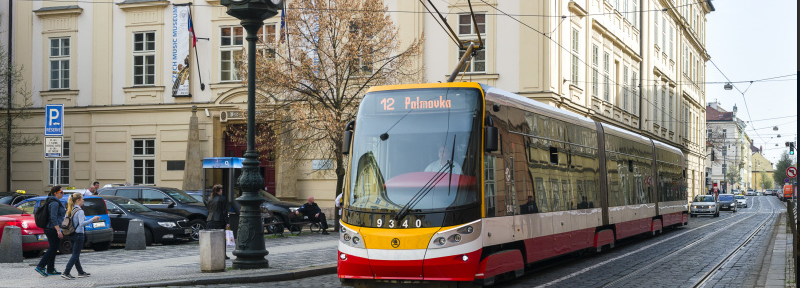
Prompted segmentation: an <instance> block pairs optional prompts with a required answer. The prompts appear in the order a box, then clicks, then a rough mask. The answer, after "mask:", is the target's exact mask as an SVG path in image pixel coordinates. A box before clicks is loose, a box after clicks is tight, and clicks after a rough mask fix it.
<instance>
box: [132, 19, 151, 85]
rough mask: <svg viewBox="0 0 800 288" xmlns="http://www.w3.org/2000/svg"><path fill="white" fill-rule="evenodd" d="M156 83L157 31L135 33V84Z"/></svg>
mask: <svg viewBox="0 0 800 288" xmlns="http://www.w3.org/2000/svg"><path fill="white" fill-rule="evenodd" d="M155 84H156V32H152V31H150V32H135V33H133V85H134V86H136V85H155Z"/></svg>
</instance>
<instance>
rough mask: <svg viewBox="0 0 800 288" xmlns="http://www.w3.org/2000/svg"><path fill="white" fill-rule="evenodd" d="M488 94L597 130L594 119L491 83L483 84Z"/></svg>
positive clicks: (516, 105)
mask: <svg viewBox="0 0 800 288" xmlns="http://www.w3.org/2000/svg"><path fill="white" fill-rule="evenodd" d="M481 87H482V88H483V90H484V93H485V94H486V99H489V100H492V101H495V102H498V103H501V104H503V105H507V106H512V107H516V108H519V109H522V110H527V111H533V112H536V113H541V114H542V115H545V116H549V117H553V118H556V119H559V120H563V121H567V122H569V123H572V124H577V125H580V126H583V127H586V128H589V129H592V130H597V126H595V124H594V121H593V120H592V119H589V118H586V117H583V116H581V115H578V114H576V113H573V112H570V111H567V110H561V109H558V108H556V107H553V106H550V105H547V104H544V103H541V102H539V101H536V100H532V99H528V98H526V97H523V96H520V95H517V94H514V93H511V92H508V91H505V90H502V89H500V88H496V87H492V86H489V85H481Z"/></svg>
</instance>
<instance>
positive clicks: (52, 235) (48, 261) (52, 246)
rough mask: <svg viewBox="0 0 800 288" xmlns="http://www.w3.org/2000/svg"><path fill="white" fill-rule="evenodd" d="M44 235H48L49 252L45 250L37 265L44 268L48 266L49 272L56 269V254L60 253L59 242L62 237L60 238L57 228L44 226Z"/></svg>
mask: <svg viewBox="0 0 800 288" xmlns="http://www.w3.org/2000/svg"><path fill="white" fill-rule="evenodd" d="M43 230H44V235H45V236H47V243H48V244H49V247H47V252H44V256H42V260H39V265H36V267H38V268H40V269H42V268H45V265H46V266H47V272H53V271H54V270H55V266H56V265H55V264H56V254H58V244H59V243H60V242H61V239H59V238H58V232H57V231H56V228H44V229H43Z"/></svg>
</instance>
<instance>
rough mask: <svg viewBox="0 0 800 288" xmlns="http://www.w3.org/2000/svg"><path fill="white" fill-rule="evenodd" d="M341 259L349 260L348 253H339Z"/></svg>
mask: <svg viewBox="0 0 800 288" xmlns="http://www.w3.org/2000/svg"><path fill="white" fill-rule="evenodd" d="M464 257H466V256H464ZM339 259H342V260H347V254H344V253H342V254H339Z"/></svg>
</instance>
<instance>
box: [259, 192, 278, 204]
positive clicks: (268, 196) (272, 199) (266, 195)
mask: <svg viewBox="0 0 800 288" xmlns="http://www.w3.org/2000/svg"><path fill="white" fill-rule="evenodd" d="M261 196H264V198H265V199H267V202H270V203H273V202H280V201H281V199H278V197H275V196H272V194H269V192H267V191H264V190H261Z"/></svg>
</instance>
